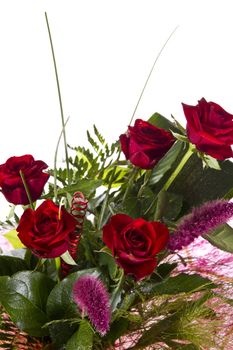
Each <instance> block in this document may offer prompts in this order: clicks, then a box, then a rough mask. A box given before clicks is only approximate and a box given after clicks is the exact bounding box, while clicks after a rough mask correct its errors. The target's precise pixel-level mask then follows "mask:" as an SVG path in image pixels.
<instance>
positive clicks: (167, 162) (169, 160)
mask: <svg viewBox="0 0 233 350" xmlns="http://www.w3.org/2000/svg"><path fill="white" fill-rule="evenodd" d="M183 146H184V144H183V142H181V141H176V142H175V143H174V145H173V146H172V147H171V148H170V149H169V151H168V152H167V153H166V154H165V156H164V157H163V158H162V159H161V160H160V161H159V162H158V163H157V164H156V166H155V167H154V169H153V170H152V174H151V177H150V181H149V185H151V186H152V185H155V184H156V183H157V182H159V181H160V180H161V179H162V178H163V176H164V175H165V174H166V172H167V171H168V170H170V169H171V168H172V166H173V164H174V162H175V161H176V159H177V157H178V155H179V154H180V152H181V150H182V149H183V148H184V147H183Z"/></svg>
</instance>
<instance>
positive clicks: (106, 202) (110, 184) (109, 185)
mask: <svg viewBox="0 0 233 350" xmlns="http://www.w3.org/2000/svg"><path fill="white" fill-rule="evenodd" d="M120 155H121V150H119V152H118V155H117V159H116V163H117V162H118V161H119V159H120ZM116 169H117V165H116V166H115V167H114V169H113V172H112V175H111V178H110V181H109V184H108V189H107V192H106V196H105V198H104V202H103V205H102V207H101V211H100V217H99V223H98V230H100V229H101V227H102V222H103V218H104V214H105V211H106V208H107V205H108V198H109V193H110V190H111V188H112V183H113V179H114V176H115V174H116Z"/></svg>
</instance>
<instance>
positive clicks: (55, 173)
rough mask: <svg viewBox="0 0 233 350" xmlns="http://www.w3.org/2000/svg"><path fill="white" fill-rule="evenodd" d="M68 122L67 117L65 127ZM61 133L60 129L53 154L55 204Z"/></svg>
mask: <svg viewBox="0 0 233 350" xmlns="http://www.w3.org/2000/svg"><path fill="white" fill-rule="evenodd" d="M68 120H69V117H68V118H67V119H66V122H65V126H66V124H67V122H68ZM63 131H64V129H62V131H61V133H60V135H59V138H58V141H57V146H56V150H55V154H54V170H53V178H54V199H55V203H56V202H57V153H58V148H59V144H60V141H61V137H62V134H63Z"/></svg>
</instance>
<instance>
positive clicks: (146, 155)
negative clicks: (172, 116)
mask: <svg viewBox="0 0 233 350" xmlns="http://www.w3.org/2000/svg"><path fill="white" fill-rule="evenodd" d="M174 142H175V140H174V138H173V136H172V134H171V133H170V132H169V131H166V130H164V129H161V128H158V127H156V126H154V125H152V124H150V123H148V122H146V121H144V120H141V119H137V120H135V124H134V126H129V127H128V132H127V133H126V134H122V135H121V136H120V143H121V149H122V152H123V153H124V155H125V157H126V159H128V160H130V162H131V163H132V164H133V165H135V166H137V167H139V168H141V169H151V168H153V167H154V166H155V164H156V163H158V161H159V160H160V159H161V158H163V156H164V155H165V154H166V153H167V151H168V150H169V149H170V148H171V146H172V145H173V143H174Z"/></svg>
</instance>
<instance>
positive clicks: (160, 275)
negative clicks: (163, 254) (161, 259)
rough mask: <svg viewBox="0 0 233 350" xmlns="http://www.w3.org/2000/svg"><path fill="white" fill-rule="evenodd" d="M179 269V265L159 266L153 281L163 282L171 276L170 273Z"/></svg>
mask: <svg viewBox="0 0 233 350" xmlns="http://www.w3.org/2000/svg"><path fill="white" fill-rule="evenodd" d="M176 267H177V263H172V264H169V263H163V264H160V265H159V266H157V268H156V271H155V272H154V274H152V275H151V279H153V281H154V280H157V281H161V279H164V278H166V277H168V276H169V275H170V273H171V272H172V271H173V270H174V269H175V268H176Z"/></svg>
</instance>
